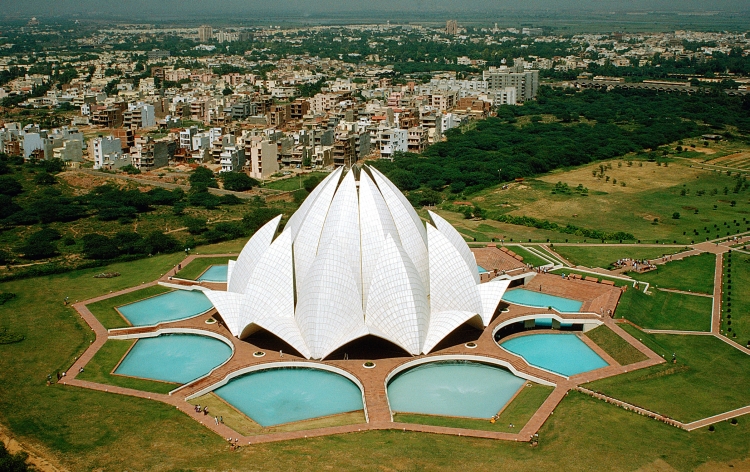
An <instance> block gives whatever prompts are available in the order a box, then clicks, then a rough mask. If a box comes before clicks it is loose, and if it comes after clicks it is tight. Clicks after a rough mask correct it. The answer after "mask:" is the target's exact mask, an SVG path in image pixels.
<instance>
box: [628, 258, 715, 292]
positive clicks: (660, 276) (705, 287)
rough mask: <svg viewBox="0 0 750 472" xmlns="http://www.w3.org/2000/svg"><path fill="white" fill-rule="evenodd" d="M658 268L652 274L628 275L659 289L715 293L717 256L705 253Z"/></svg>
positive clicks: (633, 273)
mask: <svg viewBox="0 0 750 472" xmlns="http://www.w3.org/2000/svg"><path fill="white" fill-rule="evenodd" d="M656 267H657V269H656V270H653V271H651V272H646V273H643V274H638V273H635V272H630V273H628V275H629V276H631V277H633V278H634V279H637V280H642V281H643V282H648V283H650V284H651V285H652V286H657V287H663V288H673V289H676V290H686V291H691V292H699V293H708V294H712V293H713V291H714V270H715V269H716V256H715V255H713V254H710V253H707V252H704V253H703V254H698V255H697V256H690V257H686V258H685V259H683V260H681V261H672V262H667V263H666V264H663V265H658V266H656Z"/></svg>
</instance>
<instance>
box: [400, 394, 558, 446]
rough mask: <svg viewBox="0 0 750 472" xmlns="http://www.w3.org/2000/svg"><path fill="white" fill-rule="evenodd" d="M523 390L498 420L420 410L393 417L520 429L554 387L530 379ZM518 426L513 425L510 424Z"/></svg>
mask: <svg viewBox="0 0 750 472" xmlns="http://www.w3.org/2000/svg"><path fill="white" fill-rule="evenodd" d="M529 384H530V385H532V386H531V387H526V386H524V387H521V391H519V392H518V395H516V397H515V398H514V399H513V401H511V403H510V404H509V405H508V406H507V407H506V408H505V409H504V410H503V411H502V413H501V414H500V417H499V418H498V419H497V421H496V422H495V423H490V421H489V418H488V419H473V418H457V417H450V416H437V415H421V414H416V413H396V414H394V417H393V421H396V422H400V423H417V424H426V425H432V426H446V427H449V428H467V429H479V430H482V431H496V432H503V433H517V432H519V431H520V430H521V428H523V427H524V425H525V424H526V423H527V422H528V421H529V420H530V419H531V417H532V416H533V415H534V413H535V412H536V411H537V410H538V409H539V407H540V406H542V403H544V400H546V399H547V397H548V396H549V395H550V393H552V390H553V388H552V387H547V386H545V385H539V384H535V383H532V382H527V383H526V384H524V385H529ZM511 424H513V425H514V427H513V428H511V427H510V425H511Z"/></svg>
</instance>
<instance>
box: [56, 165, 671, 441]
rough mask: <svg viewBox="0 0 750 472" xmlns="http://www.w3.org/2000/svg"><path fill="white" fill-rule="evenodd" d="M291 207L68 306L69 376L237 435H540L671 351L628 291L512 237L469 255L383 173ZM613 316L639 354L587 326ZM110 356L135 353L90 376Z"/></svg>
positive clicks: (356, 176)
mask: <svg viewBox="0 0 750 472" xmlns="http://www.w3.org/2000/svg"><path fill="white" fill-rule="evenodd" d="M286 216H288V215H279V216H277V217H276V218H274V219H272V220H271V221H269V222H268V223H267V224H265V225H264V226H263V227H262V228H261V229H260V230H258V231H257V232H256V233H255V234H254V235H253V236H252V238H250V240H249V241H248V242H247V243H246V244H245V246H244V248H243V249H242V251H241V252H240V254H239V255H237V254H225V255H221V256H217V255H211V257H210V260H211V261H213V262H216V261H219V263H212V264H207V261H208V260H209V258H208V256H196V255H191V256H188V257H187V258H186V259H185V260H183V261H182V262H181V263H180V264H179V266H178V267H177V268H176V270H175V271H171V272H170V273H169V274H165V275H164V276H163V277H161V278H160V279H159V280H156V281H153V282H150V283H144V284H142V285H140V286H137V287H132V288H130V289H126V290H123V291H120V292H117V293H111V294H107V295H105V296H102V297H99V298H96V299H92V300H86V301H83V302H80V303H77V304H75V305H74V307H75V309H76V310H78V312H79V313H80V315H81V316H82V317H83V318H84V320H85V321H86V322H87V323H88V324H89V325H90V326H91V328H92V329H93V330H94V331H95V333H96V340H95V341H94V342H93V343H92V344H91V346H90V347H89V349H88V350H87V351H86V352H85V353H84V354H83V355H82V356H81V357H80V358H78V359H77V361H76V363H75V364H74V365H73V366H72V367H71V368H70V369H69V371H68V374H67V376H66V377H65V378H64V379H63V382H64V383H66V384H70V385H77V386H81V387H86V388H93V389H98V390H103V391H107V392H111V393H116V394H122V395H130V396H136V397H142V398H149V399H151V400H155V401H161V402H164V403H167V404H170V405H173V406H175V407H176V408H178V409H180V410H182V411H184V412H185V414H187V415H190V416H191V417H193V418H194V419H195V420H196V421H199V422H200V423H201V424H203V425H204V426H205V427H207V428H209V429H211V430H213V431H215V432H216V433H217V434H220V435H221V436H222V437H224V438H231V440H232V441H234V442H236V443H237V444H243V445H245V444H253V443H258V442H267V441H279V440H286V439H294V438H304V437H312V436H320V435H327V434H344V433H356V432H359V431H365V430H372V429H403V430H411V431H422V432H425V433H439V434H455V435H466V436H475V437H483V438H489V439H500V440H513V441H530V440H532V441H533V438H534V435H535V434H536V432H537V431H538V430H539V428H540V427H541V426H542V425H543V424H544V422H545V421H546V420H547V418H548V417H549V415H550V414H552V412H553V411H554V409H555V407H556V406H557V404H558V403H559V402H560V400H561V399H562V398H563V397H564V396H565V394H566V393H567V392H568V391H570V390H571V389H578V390H580V391H586V389H585V388H584V387H582V386H581V385H582V384H584V383H586V382H590V381H592V380H596V379H601V378H605V377H609V376H612V375H617V374H620V373H622V372H627V371H631V370H634V369H639V368H643V367H647V366H651V365H654V364H656V363H661V362H664V359H663V358H661V357H660V356H658V355H657V354H655V353H654V352H652V351H651V350H650V349H648V348H647V347H646V346H644V345H643V344H641V343H640V342H639V341H638V340H637V339H634V338H633V337H632V336H630V335H629V334H628V333H627V332H625V331H624V330H622V329H621V328H619V327H618V326H617V325H616V324H615V323H614V320H613V319H612V317H611V316H610V315H611V314H612V313H614V310H615V308H616V306H617V302H618V300H619V297H620V294H621V293H622V291H624V290H635V289H637V288H636V287H635V286H630V285H628V284H627V283H625V284H617V285H616V284H614V283H612V282H611V281H609V280H602V281H599V280H598V278H595V277H593V276H591V275H587V276H581V275H579V274H564V273H563V274H561V273H557V272H556V273H552V271H554V270H555V269H559V267H560V265H559V262H558V261H557V260H555V258H554V257H553V256H551V255H550V253H549V252H545V251H543V250H541V249H539V250H536V249H530V250H532V251H537V254H538V255H539V256H540V258H541V259H543V260H545V261H548V264H546V265H545V266H543V267H530V266H529V265H528V264H526V263H524V262H523V260H522V257H520V256H518V255H517V254H515V253H514V252H513V250H512V246H505V245H501V244H482V245H479V246H477V245H475V244H472V246H474V247H471V248H470V247H469V245H468V244H467V238H466V237H465V236H463V235H462V234H460V233H459V232H458V231H456V229H454V228H453V226H451V224H450V223H448V222H447V221H446V220H445V219H443V218H442V217H440V216H439V215H438V214H436V213H433V212H431V211H427V212H426V213H422V216H420V214H418V213H417V211H415V209H414V208H413V207H412V206H411V204H410V203H409V202H408V200H407V199H406V198H405V197H404V195H403V194H402V193H401V192H400V191H399V190H398V189H397V188H396V187H395V185H393V183H391V182H390V181H389V180H388V179H387V178H386V177H385V176H384V175H383V174H382V173H380V172H379V171H378V170H377V169H375V168H373V167H369V166H363V167H361V168H359V167H355V168H352V169H351V170H348V171H347V170H344V169H343V168H339V169H337V170H336V171H334V172H332V173H330V174H329V175H328V177H327V178H326V179H325V180H323V181H322V182H321V183H320V184H319V185H318V186H317V187H316V188H315V189H314V191H313V192H312V193H311V194H310V195H309V196H308V197H307V199H306V200H305V201H304V202H303V204H302V205H301V206H300V207H299V209H298V210H297V211H296V212H295V213H294V214H292V215H290V216H288V218H287V217H286ZM219 258H220V259H219ZM190 268H193V269H196V268H198V270H199V272H195V270H193V272H195V273H196V274H197V275H195V276H194V277H183V276H182V274H183V273H187V272H185V271H186V270H187V269H190ZM593 275H595V274H593ZM141 294H142V295H143V296H140V295H141ZM105 312H106V313H105ZM102 313H105V315H106V317H104V316H103V315H102ZM105 319H109V320H112V319H114V320H115V321H116V322H115V323H114V324H113V323H112V322H111V321H110V322H105V323H103V321H102V320H105ZM105 324H108V326H105ZM602 325H604V326H606V327H607V328H608V329H609V330H611V331H612V332H613V333H614V334H615V335H616V336H619V337H620V338H621V342H623V343H629V344H630V345H632V346H633V347H634V348H635V349H637V350H638V351H640V352H641V353H642V359H643V360H641V361H639V362H636V363H634V364H630V365H627V366H623V365H620V364H619V363H618V362H617V361H616V360H615V359H613V358H612V357H611V356H610V355H608V354H607V352H605V350H603V349H602V348H601V347H599V346H598V345H597V344H596V343H595V342H594V341H592V339H590V338H589V337H587V336H586V333H587V332H589V331H590V330H592V329H597V328H598V327H600V326H602ZM100 352H108V353H111V352H121V353H124V354H122V355H121V356H120V355H119V354H118V358H119V361H118V362H117V364H116V365H114V366H110V367H107V368H106V369H105V370H107V371H108V373H107V374H106V375H105V377H106V379H104V380H102V379H98V380H92V379H90V378H87V374H85V373H84V372H87V371H86V369H87V367H91V366H94V365H96V366H98V367H97V368H98V369H99V370H101V369H102V367H101V365H100V361H101V358H102V357H103V355H98V353H100ZM107 379H109V380H107ZM586 393H591V394H595V392H586ZM520 403H523V404H524V405H527V407H526V408H520V407H519V406H518V405H519V404H520ZM528 405H533V408H530V409H529V408H528ZM441 417H442V418H449V419H454V420H465V421H464V422H463V423H461V427H453V426H437V425H436V424H437V423H436V422H435V421H433V420H434V419H435V418H441ZM443 424H445V423H443ZM495 425H497V427H495Z"/></svg>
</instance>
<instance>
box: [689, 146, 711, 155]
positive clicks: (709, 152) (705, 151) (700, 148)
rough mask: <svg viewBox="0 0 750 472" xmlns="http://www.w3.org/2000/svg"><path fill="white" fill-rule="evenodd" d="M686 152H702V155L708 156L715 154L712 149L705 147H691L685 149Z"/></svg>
mask: <svg viewBox="0 0 750 472" xmlns="http://www.w3.org/2000/svg"><path fill="white" fill-rule="evenodd" d="M687 150H688V151H695V152H702V153H703V154H708V155H709V156H710V155H711V154H716V151H715V150H713V149H709V148H705V147H691V148H687Z"/></svg>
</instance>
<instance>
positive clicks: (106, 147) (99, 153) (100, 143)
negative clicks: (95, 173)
mask: <svg viewBox="0 0 750 472" xmlns="http://www.w3.org/2000/svg"><path fill="white" fill-rule="evenodd" d="M89 144H90V146H89V149H90V151H89V152H90V153H91V157H92V159H93V160H94V170H96V169H102V168H104V167H107V166H108V165H109V163H111V162H114V161H117V160H118V159H120V158H122V142H121V141H120V138H115V137H114V136H107V137H104V138H102V137H99V138H94V139H92V140H91V142H90V143H89Z"/></svg>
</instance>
